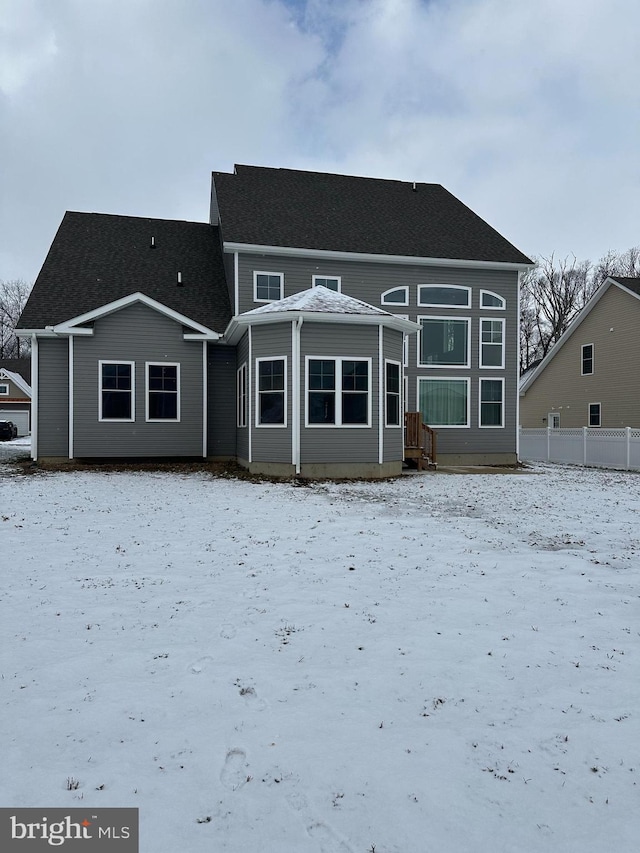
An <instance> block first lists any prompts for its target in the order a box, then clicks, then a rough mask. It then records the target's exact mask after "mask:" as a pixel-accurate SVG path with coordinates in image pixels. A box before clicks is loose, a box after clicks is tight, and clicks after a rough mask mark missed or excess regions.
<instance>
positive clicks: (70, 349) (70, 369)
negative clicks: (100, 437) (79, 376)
mask: <svg viewBox="0 0 640 853" xmlns="http://www.w3.org/2000/svg"><path fill="white" fill-rule="evenodd" d="M69 459H73V335H69Z"/></svg>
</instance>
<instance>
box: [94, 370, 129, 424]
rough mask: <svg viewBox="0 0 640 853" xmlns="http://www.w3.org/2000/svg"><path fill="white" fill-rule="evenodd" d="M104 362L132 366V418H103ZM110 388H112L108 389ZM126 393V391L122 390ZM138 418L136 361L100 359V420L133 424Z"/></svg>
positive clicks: (107, 422) (110, 422) (109, 422)
mask: <svg viewBox="0 0 640 853" xmlns="http://www.w3.org/2000/svg"><path fill="white" fill-rule="evenodd" d="M103 364H128V365H129V366H130V367H131V390H130V391H129V394H130V395H131V417H130V418H103V417H102V391H103V388H102V365H103ZM106 390H110V389H106ZM121 393H124V392H121ZM135 419H136V363H135V361H125V360H124V359H101V360H100V361H98V420H99V421H100V422H101V423H106V424H132V423H135Z"/></svg>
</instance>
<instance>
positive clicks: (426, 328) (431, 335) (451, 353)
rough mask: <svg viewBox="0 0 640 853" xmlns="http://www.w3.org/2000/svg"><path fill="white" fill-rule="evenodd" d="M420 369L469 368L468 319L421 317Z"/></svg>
mask: <svg viewBox="0 0 640 853" xmlns="http://www.w3.org/2000/svg"><path fill="white" fill-rule="evenodd" d="M419 322H420V326H421V331H420V350H419V354H418V357H419V362H418V364H419V366H420V367H469V329H470V321H469V319H468V318H455V319H452V318H450V317H420V318H419Z"/></svg>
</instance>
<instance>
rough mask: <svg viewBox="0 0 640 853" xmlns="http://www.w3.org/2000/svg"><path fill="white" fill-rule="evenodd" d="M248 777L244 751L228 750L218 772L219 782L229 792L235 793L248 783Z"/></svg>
mask: <svg viewBox="0 0 640 853" xmlns="http://www.w3.org/2000/svg"><path fill="white" fill-rule="evenodd" d="M248 776H249V774H248V773H247V754H246V752H245V751H244V749H238V748H236V749H230V750H229V752H227V756H226V758H225V760H224V765H223V767H222V770H221V771H220V781H221V782H222V784H223V785H224V786H225V788H228V789H229V790H230V791H237V790H238V788H242V786H243V785H244V784H245V783H246V782H247V781H248Z"/></svg>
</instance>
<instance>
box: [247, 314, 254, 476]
mask: <svg viewBox="0 0 640 853" xmlns="http://www.w3.org/2000/svg"><path fill="white" fill-rule="evenodd" d="M251 328H252V327H251V326H249V358H248V361H249V375H248V376H247V385H248V388H247V396H248V398H249V399H248V400H247V403H248V407H249V412H248V414H249V418H248V420H249V447H248V448H247V450H248V453H247V456H248V457H249V458H248V459H247V462H253V457H252V442H251V436H252V434H253V420H252V419H253V405H252V403H253V364H252V358H253V346H252V344H253V341H252V339H251Z"/></svg>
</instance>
